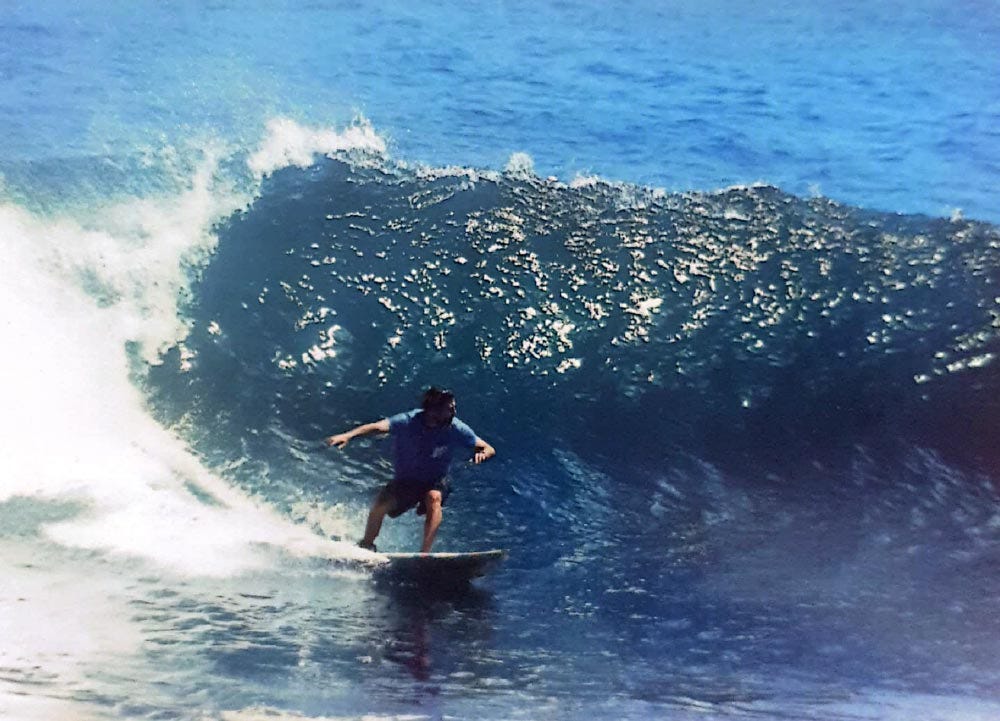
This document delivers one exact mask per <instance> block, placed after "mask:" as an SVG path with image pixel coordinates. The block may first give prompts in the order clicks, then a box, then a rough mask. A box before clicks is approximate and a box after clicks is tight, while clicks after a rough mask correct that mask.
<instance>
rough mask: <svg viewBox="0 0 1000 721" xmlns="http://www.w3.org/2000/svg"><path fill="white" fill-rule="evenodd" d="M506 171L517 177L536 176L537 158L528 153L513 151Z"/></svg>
mask: <svg viewBox="0 0 1000 721" xmlns="http://www.w3.org/2000/svg"><path fill="white" fill-rule="evenodd" d="M504 172H505V173H509V174H510V175H514V176H517V177H534V175H535V160H534V158H532V157H531V156H530V155H528V154H527V153H513V154H512V155H511V156H510V158H509V159H508V160H507V166H506V167H505V168H504Z"/></svg>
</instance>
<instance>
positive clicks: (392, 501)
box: [358, 486, 396, 548]
mask: <svg viewBox="0 0 1000 721" xmlns="http://www.w3.org/2000/svg"><path fill="white" fill-rule="evenodd" d="M395 505H396V497H395V496H394V495H392V492H391V491H390V490H389V487H388V486H386V487H385V488H383V489H382V490H381V491H380V492H379V494H378V495H377V496H376V497H375V502H374V503H372V507H371V510H370V511H368V522H367V523H366V524H365V537H364V538H362V539H361V543H359V544H358V545H359V546H362V547H364V548H371V547H372V546H373V545H374V544H375V539H376V538H378V534H379V531H381V530H382V520H383V519H384V518H385V514H387V513H388V512H389V511H390V510H392V508H393V506H395Z"/></svg>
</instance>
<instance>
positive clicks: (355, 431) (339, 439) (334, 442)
mask: <svg viewBox="0 0 1000 721" xmlns="http://www.w3.org/2000/svg"><path fill="white" fill-rule="evenodd" d="M388 432H389V419H388V418H383V419H382V420H380V421H375V422H374V423H365V424H364V425H361V426H358V427H357V428H352V429H351V430H349V431H347V433H338V434H337V435H335V436H330V437H329V438H327V439H326V445H328V446H337V448H343V447H344V446H346V445H347V442H348V441H350V440H351V439H352V438H357V437H358V436H367V435H368V434H370V433H388Z"/></svg>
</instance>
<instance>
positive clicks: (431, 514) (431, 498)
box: [420, 490, 442, 553]
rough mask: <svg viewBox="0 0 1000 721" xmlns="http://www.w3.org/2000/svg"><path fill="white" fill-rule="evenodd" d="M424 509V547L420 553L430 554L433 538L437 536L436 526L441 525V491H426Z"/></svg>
mask: <svg viewBox="0 0 1000 721" xmlns="http://www.w3.org/2000/svg"><path fill="white" fill-rule="evenodd" d="M424 508H425V510H426V513H427V518H425V519H424V545H423V546H422V547H421V548H420V552H421V553H430V552H431V546H432V545H434V536H436V535H437V530H438V526H440V525H441V516H442V513H441V491H437V490H435V491H427V495H426V496H424Z"/></svg>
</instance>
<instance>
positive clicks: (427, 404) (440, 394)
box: [420, 386, 455, 411]
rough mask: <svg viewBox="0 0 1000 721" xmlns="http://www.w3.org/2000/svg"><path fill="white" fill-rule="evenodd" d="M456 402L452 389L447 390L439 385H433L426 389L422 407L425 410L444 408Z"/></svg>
mask: <svg viewBox="0 0 1000 721" xmlns="http://www.w3.org/2000/svg"><path fill="white" fill-rule="evenodd" d="M454 402H455V394H454V393H452V392H451V391H446V390H444V389H442V388H438V387H437V386H431V387H430V388H428V389H427V390H426V391H424V399H423V401H421V403H420V407H421V408H423V409H424V410H425V411H429V410H432V409H436V408H444V407H446V406H450V405H451V404H452V403H454Z"/></svg>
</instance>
